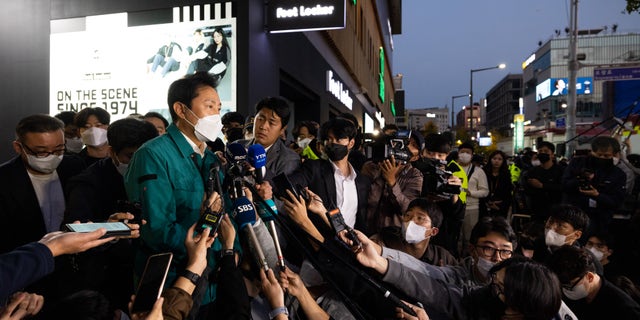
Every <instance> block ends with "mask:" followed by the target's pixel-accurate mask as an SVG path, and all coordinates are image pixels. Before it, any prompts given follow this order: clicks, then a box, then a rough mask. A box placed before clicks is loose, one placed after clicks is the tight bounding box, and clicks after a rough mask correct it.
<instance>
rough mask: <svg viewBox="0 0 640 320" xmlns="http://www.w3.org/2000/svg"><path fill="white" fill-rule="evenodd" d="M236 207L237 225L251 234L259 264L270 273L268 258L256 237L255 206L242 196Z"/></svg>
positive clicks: (234, 204) (236, 202)
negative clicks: (254, 226) (254, 228)
mask: <svg viewBox="0 0 640 320" xmlns="http://www.w3.org/2000/svg"><path fill="white" fill-rule="evenodd" d="M233 206H234V207H235V210H234V211H235V219H236V223H238V225H239V226H240V229H244V230H245V232H247V233H248V234H249V238H250V239H251V242H252V243H253V246H254V248H255V250H256V254H257V255H258V259H259V260H260V261H259V263H260V264H261V265H262V267H263V268H264V271H269V264H268V263H267V258H266V257H265V256H264V252H263V251H262V247H261V246H260V243H259V242H258V238H257V237H256V234H255V232H254V231H253V224H254V223H255V222H256V210H255V209H254V208H253V204H252V203H251V201H249V199H248V198H247V197H245V196H244V195H242V196H241V197H238V198H237V199H236V201H235V202H234V203H233Z"/></svg>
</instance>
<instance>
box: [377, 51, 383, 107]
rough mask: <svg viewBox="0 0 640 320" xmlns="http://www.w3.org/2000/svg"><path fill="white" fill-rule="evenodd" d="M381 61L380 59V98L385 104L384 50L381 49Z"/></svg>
mask: <svg viewBox="0 0 640 320" xmlns="http://www.w3.org/2000/svg"><path fill="white" fill-rule="evenodd" d="M379 59H380V73H379V80H378V96H379V97H380V100H381V101H382V102H384V48H382V47H380V51H379Z"/></svg>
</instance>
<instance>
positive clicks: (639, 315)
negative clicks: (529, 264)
mask: <svg viewBox="0 0 640 320" xmlns="http://www.w3.org/2000/svg"><path fill="white" fill-rule="evenodd" d="M594 262H595V261H594V258H593V255H592V254H591V253H590V252H589V251H587V250H586V249H584V248H577V247H575V246H569V245H565V246H562V247H560V248H559V249H558V250H556V251H555V252H554V253H553V254H552V255H551V259H550V261H549V268H550V269H551V270H552V271H553V272H555V273H556V274H557V275H558V279H560V283H561V284H562V293H563V295H564V297H566V298H567V299H565V301H566V303H567V305H568V306H569V307H570V308H571V310H573V312H575V313H576V315H577V316H578V318H579V319H614V318H615V319H640V305H638V303H637V302H635V301H634V300H633V299H632V298H631V297H629V295H627V294H626V293H625V292H624V291H622V290H621V289H619V288H618V287H616V286H615V285H614V284H613V283H611V282H609V281H607V280H605V279H604V278H603V277H601V276H600V274H598V272H597V271H596V267H595V264H594Z"/></svg>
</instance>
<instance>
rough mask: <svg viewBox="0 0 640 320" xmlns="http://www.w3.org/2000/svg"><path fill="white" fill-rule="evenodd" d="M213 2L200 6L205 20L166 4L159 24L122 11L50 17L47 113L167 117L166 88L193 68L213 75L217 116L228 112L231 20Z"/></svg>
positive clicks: (232, 73)
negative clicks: (95, 110)
mask: <svg viewBox="0 0 640 320" xmlns="http://www.w3.org/2000/svg"><path fill="white" fill-rule="evenodd" d="M222 5H224V4H222ZM207 6H208V5H207ZM216 6H217V8H215V9H213V10H212V9H211V8H209V7H205V8H202V10H203V11H206V10H210V11H211V12H215V13H214V14H212V15H211V17H209V14H200V13H198V12H195V13H194V10H193V9H190V10H187V13H191V17H189V16H188V14H185V12H184V11H185V10H184V9H183V8H173V17H172V19H171V20H172V21H168V22H166V23H158V22H157V21H155V22H153V21H152V22H150V23H149V24H144V23H139V22H137V23H132V21H133V19H132V18H131V17H130V16H129V15H130V13H126V12H124V13H117V14H108V15H98V16H87V17H82V18H73V19H64V20H54V21H52V22H51V23H52V28H51V36H50V38H51V49H50V65H51V67H50V80H51V81H50V100H49V101H50V109H49V110H50V114H51V115H55V114H58V113H60V112H62V111H76V112H77V111H80V110H82V109H84V108H87V107H99V108H104V109H105V110H107V111H108V112H109V114H110V115H111V121H112V122H113V121H115V120H118V119H122V118H125V117H127V116H129V115H131V114H140V115H144V114H146V113H147V112H150V111H155V112H159V113H161V114H163V115H164V116H165V117H166V118H167V119H168V120H169V121H171V120H170V119H171V117H170V114H169V109H168V105H167V91H168V88H169V86H170V85H171V83H172V82H173V81H175V80H177V79H179V78H181V77H183V76H185V75H187V74H192V73H194V72H197V71H206V72H209V73H210V74H211V75H213V76H214V77H216V78H217V79H218V83H219V84H218V94H219V96H220V100H221V102H222V110H221V114H224V113H226V112H229V111H235V110H236V83H237V80H236V59H235V58H236V45H235V43H236V35H235V30H236V25H235V18H233V17H225V18H221V17H220V12H221V11H222V12H224V10H220V8H219V6H220V4H216ZM185 8H186V7H185ZM199 9H200V8H199ZM168 10H171V9H168ZM227 10H228V12H231V9H230V6H229V8H228V9H227ZM198 11H199V10H198ZM202 17H205V18H204V19H202ZM193 20H197V21H193Z"/></svg>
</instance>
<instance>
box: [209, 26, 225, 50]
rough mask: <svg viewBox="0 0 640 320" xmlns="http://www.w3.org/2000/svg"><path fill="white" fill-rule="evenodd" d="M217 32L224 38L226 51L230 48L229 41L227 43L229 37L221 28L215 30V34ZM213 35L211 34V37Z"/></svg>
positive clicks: (223, 43)
mask: <svg viewBox="0 0 640 320" xmlns="http://www.w3.org/2000/svg"><path fill="white" fill-rule="evenodd" d="M216 32H217V33H219V34H220V35H221V36H222V46H223V47H224V49H227V48H229V41H227V35H226V34H225V33H224V30H222V28H220V27H217V28H215V29H213V33H216ZM213 33H212V34H211V37H213ZM214 44H215V43H214Z"/></svg>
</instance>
